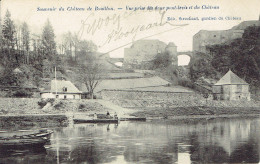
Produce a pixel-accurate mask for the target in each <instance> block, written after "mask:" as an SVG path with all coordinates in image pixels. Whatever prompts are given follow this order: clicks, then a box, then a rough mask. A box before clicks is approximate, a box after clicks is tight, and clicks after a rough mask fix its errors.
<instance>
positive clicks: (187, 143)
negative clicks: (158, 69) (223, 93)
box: [0, 118, 260, 164]
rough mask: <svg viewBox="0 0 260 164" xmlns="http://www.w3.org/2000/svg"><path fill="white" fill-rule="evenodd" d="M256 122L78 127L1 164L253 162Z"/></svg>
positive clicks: (258, 129)
mask: <svg viewBox="0 0 260 164" xmlns="http://www.w3.org/2000/svg"><path fill="white" fill-rule="evenodd" d="M259 122H260V119H259V118H258V119H215V120H208V121H201V122H197V123H178V122H177V123H176V122H174V123H171V122H169V121H163V122H120V124H119V125H114V124H110V125H108V124H78V125H73V126H72V127H65V128H56V129H55V133H54V134H53V135H52V137H51V142H50V144H49V145H47V146H46V151H45V153H43V152H38V153H35V154H26V153H25V154H22V155H21V156H15V155H13V154H11V155H7V156H5V157H0V163H6V162H7V160H9V161H10V160H12V161H11V163H89V164H95V163H165V164H168V163H185V164H187V163H241V162H246V163H258V162H259V155H260V153H259V152H260V144H259V143H260V139H259V138H260V127H259ZM21 159H23V160H21ZM24 159H27V160H24Z"/></svg>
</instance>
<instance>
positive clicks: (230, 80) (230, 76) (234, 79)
mask: <svg viewBox="0 0 260 164" xmlns="http://www.w3.org/2000/svg"><path fill="white" fill-rule="evenodd" d="M229 84H240V85H248V83H247V82H245V81H244V80H243V79H241V78H240V77H238V76H237V75H236V74H234V73H233V72H232V71H231V70H229V71H228V72H227V73H226V74H225V75H224V76H223V77H222V78H221V79H220V80H219V81H218V82H217V83H216V84H215V85H229Z"/></svg>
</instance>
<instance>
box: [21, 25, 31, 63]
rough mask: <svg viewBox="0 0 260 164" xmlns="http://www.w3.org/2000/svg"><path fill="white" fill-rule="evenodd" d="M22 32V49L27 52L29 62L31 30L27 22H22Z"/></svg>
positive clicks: (26, 56) (27, 61)
mask: <svg viewBox="0 0 260 164" xmlns="http://www.w3.org/2000/svg"><path fill="white" fill-rule="evenodd" d="M21 34H22V38H21V41H22V50H23V52H24V54H25V61H26V62H25V63H27V64H29V51H30V31H29V28H28V25H27V23H26V22H24V23H23V24H22V27H21Z"/></svg>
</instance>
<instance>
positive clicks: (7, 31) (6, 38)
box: [2, 10, 16, 61]
mask: <svg viewBox="0 0 260 164" xmlns="http://www.w3.org/2000/svg"><path fill="white" fill-rule="evenodd" d="M15 33H16V31H15V25H14V22H13V20H12V19H11V13H10V12H9V11H8V10H7V11H6V14H5V18H4V24H3V30H2V39H3V48H4V49H6V50H7V58H8V60H9V61H10V60H11V59H12V57H13V55H14V47H15V43H16V39H15Z"/></svg>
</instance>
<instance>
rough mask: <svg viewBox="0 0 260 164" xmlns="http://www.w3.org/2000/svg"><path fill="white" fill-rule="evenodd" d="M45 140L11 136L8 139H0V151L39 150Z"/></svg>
mask: <svg viewBox="0 0 260 164" xmlns="http://www.w3.org/2000/svg"><path fill="white" fill-rule="evenodd" d="M47 141H48V140H47V139H43V138H40V137H35V138H32V137H29V136H28V137H26V136H19V137H18V136H13V137H8V138H3V137H0V149H2V150H3V149H24V148H41V147H43V146H44V145H45V144H46V142H47Z"/></svg>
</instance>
